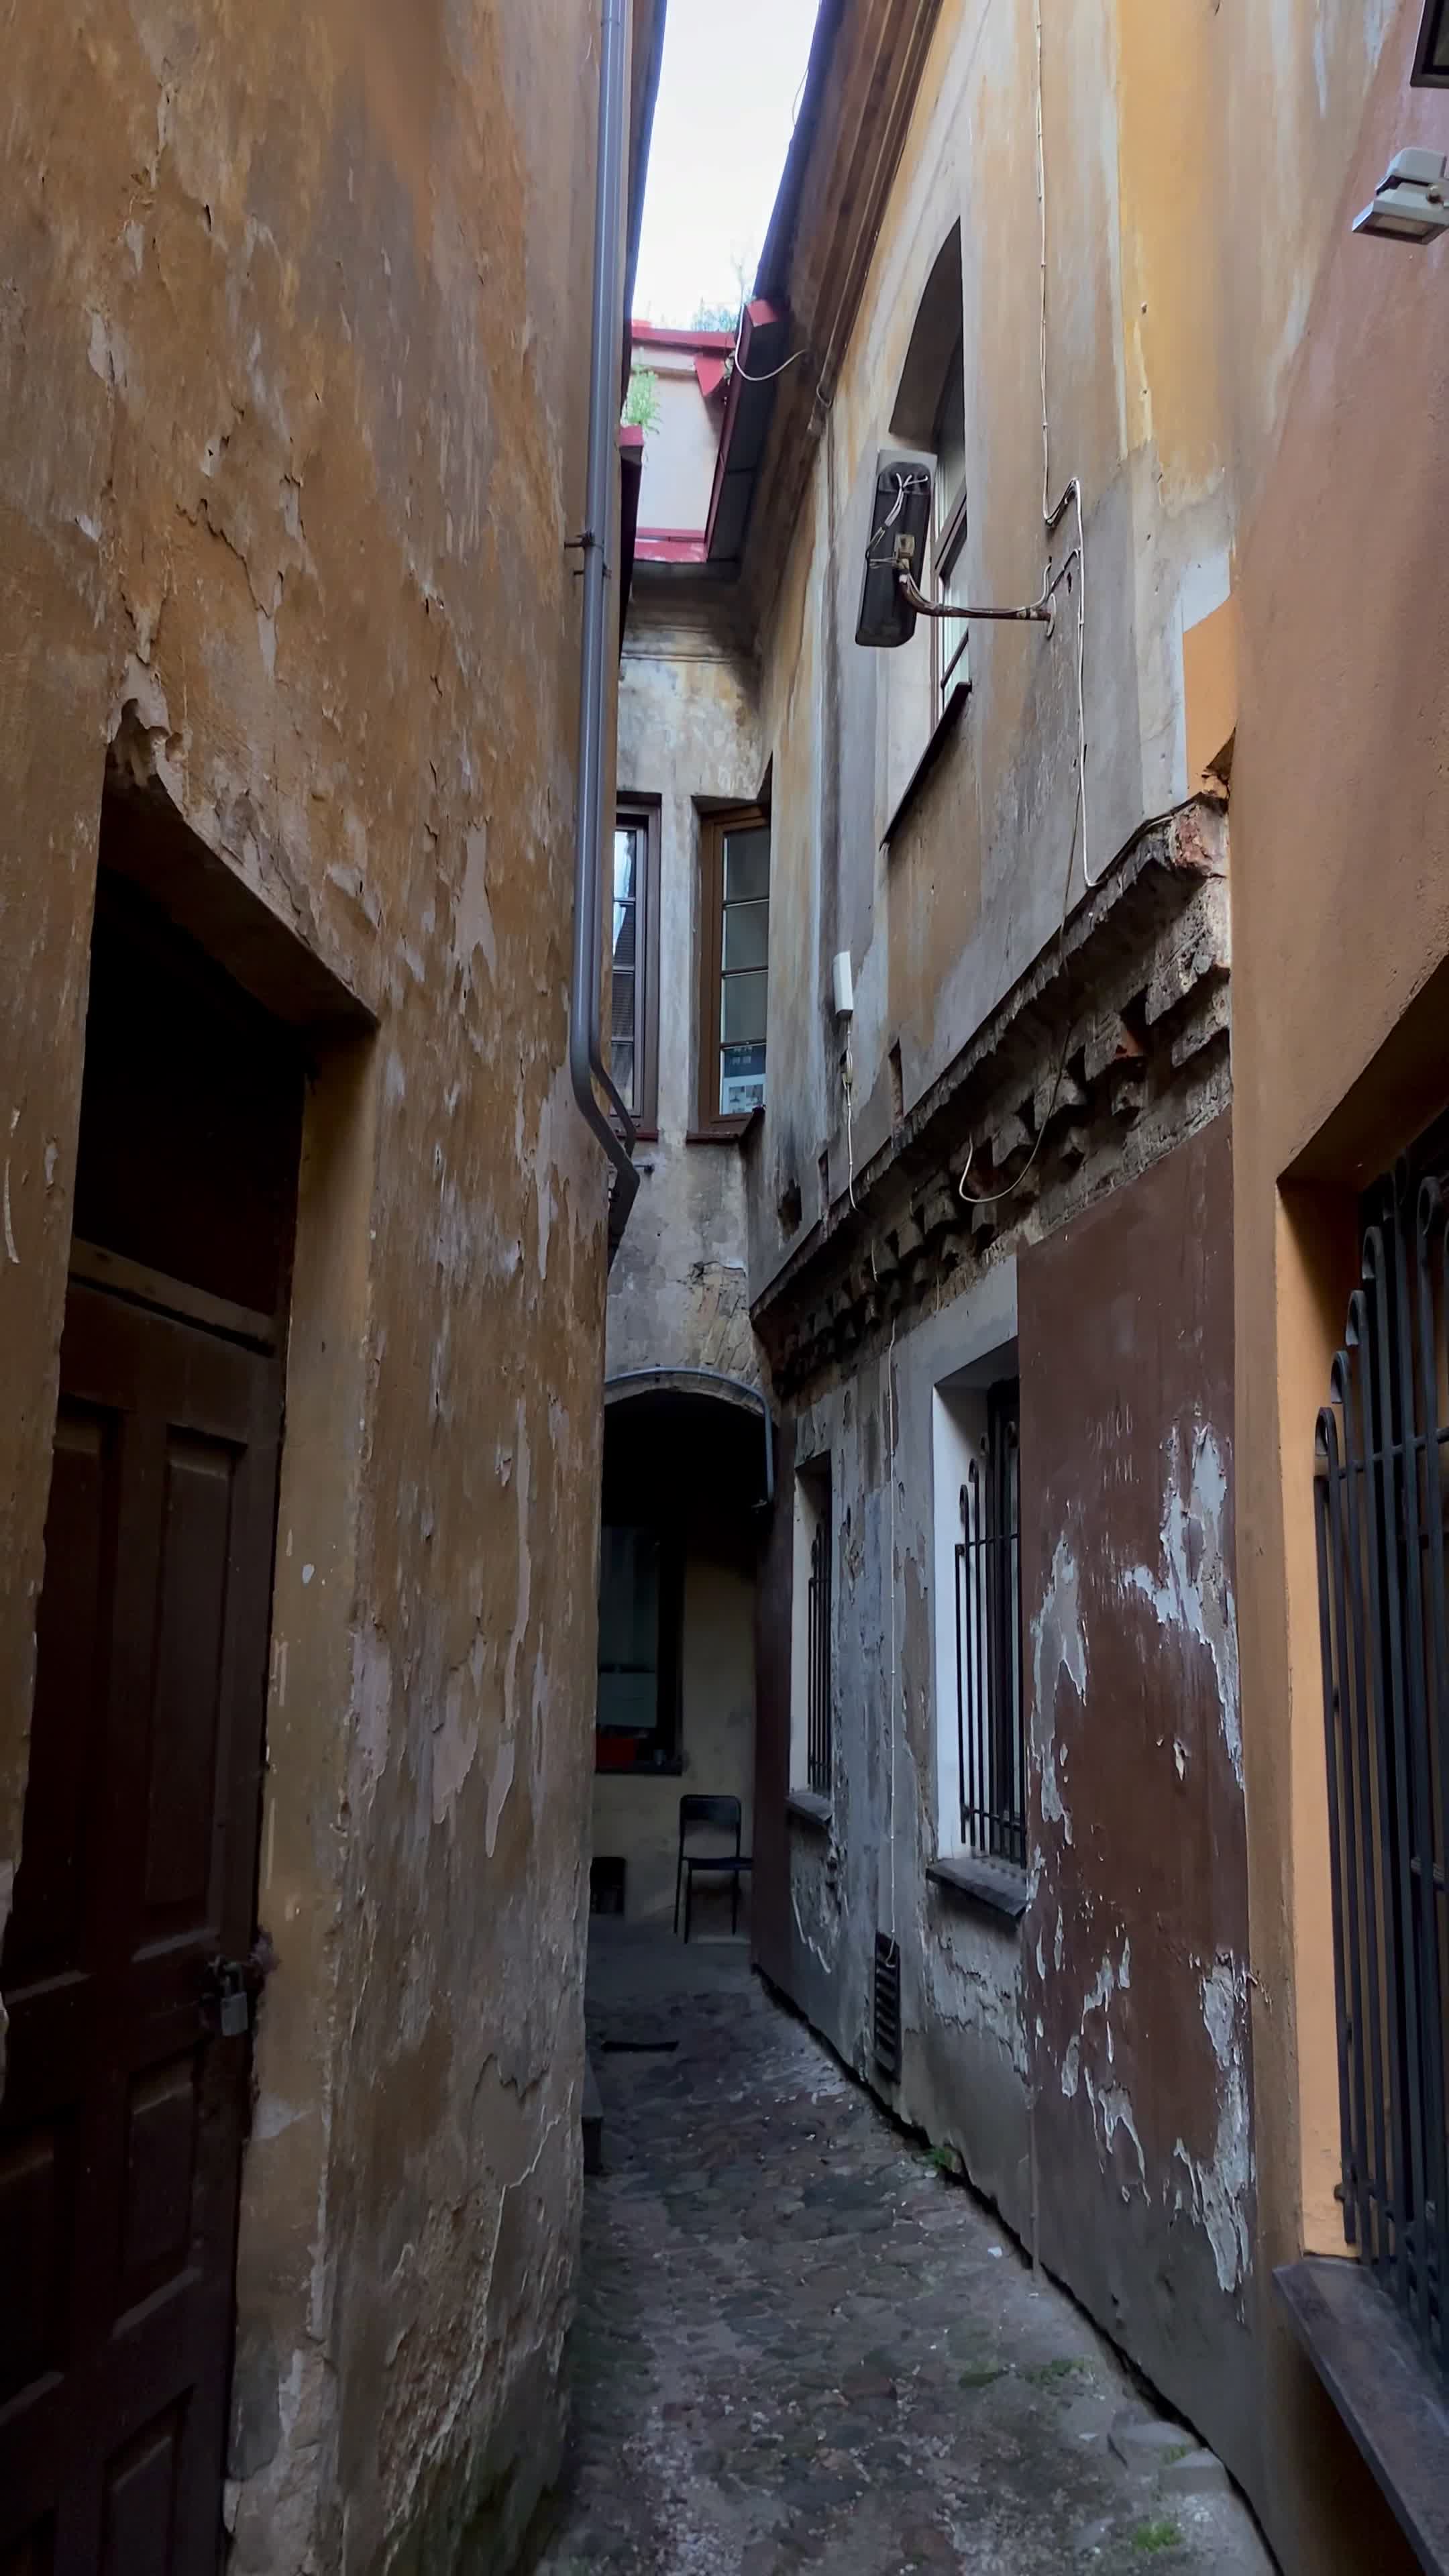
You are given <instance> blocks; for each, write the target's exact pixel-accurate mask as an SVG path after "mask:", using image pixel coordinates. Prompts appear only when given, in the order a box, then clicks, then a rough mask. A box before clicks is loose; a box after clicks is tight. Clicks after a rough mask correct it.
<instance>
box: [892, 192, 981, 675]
mask: <svg viewBox="0 0 1449 2576" xmlns="http://www.w3.org/2000/svg"><path fill="white" fill-rule="evenodd" d="M891 434H892V436H893V437H895V438H898V439H899V440H900V441H901V442H902V444H903V445H905V446H908V447H916V448H921V449H924V450H929V451H930V453H931V454H932V455H933V456H934V457H935V460H936V473H935V494H934V501H933V507H932V524H931V562H930V568H929V569H930V584H929V587H930V594H931V597H932V598H933V599H936V600H940V601H942V602H943V603H949V602H950V601H952V600H953V599H963V600H964V598H965V593H966V582H965V550H966V337H965V329H964V321H963V289H962V277H961V227H960V225H959V224H956V225H953V226H952V229H951V231H950V232H949V234H948V235H947V237H946V240H945V241H944V242H943V243H942V246H941V248H940V250H939V252H938V253H937V255H936V262H935V265H934V267H933V268H932V270H931V274H930V276H929V278H928V279H927V281H926V288H925V292H924V294H923V295H922V297H921V301H920V305H919V307H918V309H917V313H916V322H915V328H914V330H913V331H912V333H911V345H910V348H909V349H908V351H907V353H906V363H905V366H904V367H903V369H902V371H901V381H900V386H899V389H898V391H897V395H896V407H895V412H894V414H893V417H892V420H891ZM967 642H968V638H967V629H966V626H965V624H964V622H963V623H962V624H961V625H959V626H958V625H956V624H955V623H954V622H950V623H933V625H932V627H931V718H932V722H933V723H934V721H935V719H936V717H938V716H939V715H940V714H941V713H942V712H943V711H944V709H945V706H946V704H947V701H948V700H949V698H950V696H951V693H952V691H953V690H954V689H955V688H956V687H958V686H959V685H960V684H961V683H963V682H964V681H965V680H966V679H967V678H968V676H969V674H968V671H967V665H966V655H967Z"/></svg>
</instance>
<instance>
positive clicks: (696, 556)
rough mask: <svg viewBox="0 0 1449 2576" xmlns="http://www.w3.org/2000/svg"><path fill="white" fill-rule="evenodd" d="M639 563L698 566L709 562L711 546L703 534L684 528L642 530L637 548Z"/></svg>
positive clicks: (636, 557) (636, 555) (636, 556)
mask: <svg viewBox="0 0 1449 2576" xmlns="http://www.w3.org/2000/svg"><path fill="white" fill-rule="evenodd" d="M635 559H636V561H637V562H639V563H659V564H697V563H706V562H707V561H708V560H709V545H708V542H707V540H706V538H705V537H704V535H703V534H702V533H695V532H691V531H690V530H688V529H684V528H641V529H640V531H639V537H638V542H637V544H636V547H635Z"/></svg>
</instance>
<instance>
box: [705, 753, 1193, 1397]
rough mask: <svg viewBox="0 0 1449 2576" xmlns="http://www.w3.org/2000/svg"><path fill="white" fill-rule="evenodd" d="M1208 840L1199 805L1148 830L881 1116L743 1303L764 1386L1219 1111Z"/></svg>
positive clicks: (864, 1335) (1054, 1215)
mask: <svg viewBox="0 0 1449 2576" xmlns="http://www.w3.org/2000/svg"><path fill="white" fill-rule="evenodd" d="M1227 853H1228V828H1227V816H1226V813H1225V812H1224V811H1223V810H1222V808H1221V807H1219V806H1216V805H1213V804H1210V803H1206V802H1203V803H1195V804H1192V805H1189V806H1186V807H1184V808H1183V809H1182V810H1181V811H1179V812H1178V813H1175V814H1173V815H1171V816H1169V817H1168V818H1167V819H1166V820H1165V821H1163V822H1160V823H1154V824H1152V825H1150V826H1149V827H1148V828H1147V829H1146V830H1145V831H1144V832H1143V833H1142V834H1141V835H1140V836H1139V837H1138V839H1137V840H1136V841H1135V842H1134V843H1133V844H1132V845H1131V846H1130V847H1129V848H1128V849H1127V850H1125V851H1124V852H1123V853H1122V855H1121V856H1120V858H1119V859H1118V860H1117V861H1116V862H1115V864H1114V865H1113V866H1112V868H1111V869H1110V870H1109V871H1108V873H1107V875H1106V876H1105V877H1104V878H1103V879H1102V881H1101V882H1100V883H1099V884H1098V885H1097V886H1096V887H1095V888H1094V889H1093V891H1092V893H1091V894H1090V895H1089V896H1088V897H1087V898H1086V899H1085V901H1084V902H1083V903H1082V904H1081V905H1080V906H1079V907H1078V909H1077V911H1076V912H1075V914H1074V915H1073V916H1072V918H1071V920H1070V921H1069V922H1068V925H1067V929H1066V934H1065V937H1064V938H1063V939H1062V940H1060V941H1057V940H1053V942H1052V943H1051V946H1050V947H1049V948H1048V949H1047V950H1045V951H1044V953H1043V954H1042V955H1041V957H1039V958H1038V959H1037V961H1036V963H1035V964H1034V965H1033V966H1032V967H1031V968H1030V969H1029V970H1028V972H1027V973H1026V974H1025V975H1024V976H1022V977H1021V978H1020V980H1019V981H1018V983H1017V984H1016V985H1015V986H1014V987H1013V988H1012V990H1011V992H1010V993H1008V994H1007V996H1006V998H1005V999H1004V1001H1002V1002H1001V1003H1000V1004H999V1005H998V1007H997V1009H996V1010H995V1011H993V1012H992V1013H991V1015H990V1017H989V1018H988V1019H987V1020H986V1021H985V1022H984V1023H983V1025H982V1027H981V1028H980V1029H979V1030H978V1031H977V1033H976V1035H975V1037H974V1038H972V1040H971V1041H970V1043H969V1045H967V1046H966V1047H964V1048H963V1049H962V1051H961V1053H960V1054H959V1055H958V1056H957V1057H956V1059H955V1060H954V1062H953V1063H952V1064H951V1065H950V1066H949V1067H948V1068H947V1070H946V1071H945V1072H944V1073H943V1074H942V1075H941V1076H940V1077H939V1079H938V1080H937V1081H936V1082H935V1083H933V1084H932V1086H931V1088H930V1089H929V1090H928V1091H927V1092H926V1093H925V1094H924V1095H923V1096H922V1098H921V1100H920V1101H919V1102H918V1103H917V1104H916V1106H915V1107H914V1108H913V1109H911V1110H910V1111H909V1112H908V1114H907V1115H906V1116H905V1117H903V1118H902V1119H901V1121H900V1123H899V1124H898V1125H897V1127H896V1129H895V1131H894V1133H893V1134H892V1136H891V1138H890V1140H889V1142H888V1143H887V1144H886V1145H885V1146H883V1147H882V1148H881V1150H880V1152H879V1153H878V1154H877V1155H876V1156H875V1157H874V1158H873V1159H872V1161H871V1162H870V1163H868V1164H867V1166H866V1167H865V1169H864V1171H862V1172H860V1173H858V1174H857V1175H856V1180H855V1204H854V1206H853V1207H852V1205H851V1202H850V1199H849V1197H848V1196H844V1197H841V1198H838V1199H837V1200H836V1201H835V1202H834V1204H833V1205H832V1206H831V1208H830V1210H829V1211H828V1213H827V1214H826V1216H825V1217H823V1218H822V1220H821V1221H820V1222H819V1223H818V1224H817V1225H816V1226H815V1227H814V1228H813V1229H812V1230H811V1232H810V1233H809V1234H808V1235H807V1236H806V1237H805V1239H804V1240H803V1242H802V1243H801V1244H800V1245H799V1247H798V1249H797V1250H796V1252H795V1253H794V1254H793V1256H792V1257H791V1259H790V1260H789V1261H788V1262H787V1263H786V1265H785V1267H784V1268H783V1270H782V1271H781V1272H780V1274H779V1275H778V1277H777V1278H776V1279H774V1280H773V1281H772V1282H771V1283H770V1285H769V1287H768V1288H767V1289H766V1290H765V1291H764V1293H763V1294H762V1296H761V1297H760V1298H759V1299H758V1300H757V1302H756V1304H755V1306H754V1309H753V1314H752V1321H753V1323H754V1327H755V1330H756V1332H757V1333H758V1334H759V1336H760V1339H761V1341H762V1342H763V1344H764V1346H765V1349H766V1351H767V1352H768V1354H769V1358H770V1362H771V1366H772V1368H773V1371H774V1377H775V1384H776V1387H777V1390H778V1392H779V1393H780V1395H781V1396H782V1397H786V1398H803V1397H805V1396H806V1395H814V1394H817V1393H819V1392H821V1391H822V1390H823V1387H824V1385H825V1384H826V1383H828V1381H829V1379H830V1377H831V1375H832V1373H833V1372H837V1371H842V1370H844V1369H845V1368H847V1367H853V1366H855V1365H858V1361H859V1357H860V1355H861V1354H862V1353H863V1352H866V1351H868V1350H869V1348H870V1346H871V1345H872V1344H873V1342H874V1341H875V1339H876V1337H877V1336H878V1335H880V1334H882V1333H884V1332H888V1331H889V1330H890V1327H891V1325H892V1323H893V1322H898V1321H900V1320H903V1319H908V1318H909V1316H910V1315H911V1313H912V1312H914V1311H915V1310H916V1309H918V1308H919V1307H921V1306H923V1305H924V1304H925V1302H926V1301H927V1299H931V1300H933V1301H935V1302H936V1303H939V1302H941V1301H942V1300H943V1299H945V1298H947V1297H951V1296H955V1295H958V1294H959V1293H960V1291H961V1290H962V1289H963V1288H966V1287H968V1286H969V1285H970V1284H971V1282H972V1281H973V1280H974V1279H976V1278H977V1277H979V1275H980V1273H981V1272H982V1270H983V1269H984V1268H985V1267H986V1266H987V1264H988V1263H989V1262H990V1261H991V1260H993V1259H994V1258H996V1257H997V1256H998V1255H1000V1254H1002V1253H1005V1252H1008V1251H1012V1250H1014V1249H1016V1248H1017V1247H1018V1246H1020V1245H1022V1244H1024V1243H1031V1242H1036V1241H1040V1240H1041V1238H1042V1237H1043V1236H1045V1235H1047V1234H1050V1233H1052V1232H1054V1231H1055V1229H1056V1228H1057V1227H1058V1226H1059V1225H1061V1224H1063V1223H1064V1222H1065V1221H1066V1219H1067V1218H1068V1217H1071V1216H1075V1215H1076V1214H1077V1213H1078V1212H1079V1211H1080V1210H1081V1209H1083V1208H1085V1207H1087V1206H1089V1205H1090V1204H1091V1203H1092V1201H1093V1200H1095V1199H1098V1198H1100V1197H1102V1196H1103V1195H1104V1194H1105V1192H1107V1191H1108V1190H1110V1189H1112V1188H1114V1187H1115V1186H1116V1185H1117V1184H1118V1183H1119V1182H1122V1181H1126V1180H1131V1179H1132V1178H1134V1177H1135V1175H1136V1174H1137V1173H1138V1172H1141V1171H1144V1170H1145V1169H1146V1168H1147V1167H1148V1165H1149V1164H1151V1163H1153V1162H1155V1161H1156V1160H1157V1159H1158V1157H1159V1156H1160V1155H1162V1154H1165V1153H1167V1152H1169V1151H1170V1150H1171V1148H1172V1147H1173V1146H1174V1145H1177V1144H1179V1143H1181V1142H1182V1140H1183V1139H1184V1138H1185V1137H1187V1136H1189V1135H1191V1134H1193V1133H1194V1132H1195V1131H1196V1130H1197V1129H1198V1128H1200V1127H1202V1126H1205V1125H1206V1124H1207V1122H1208V1121H1209V1120H1210V1119H1212V1118H1215V1117H1217V1116H1218V1115H1219V1114H1220V1112H1221V1111H1222V1110H1224V1109H1226V1108H1227V1106H1228V1105H1229V1101H1230V1099H1231V1069H1230V1064H1229V1030H1230V1000H1229V989H1230V988H1229V975H1230V966H1231V918H1230V903H1229V889H1228V881H1227ZM1064 1049H1065V1056H1064V1054H1063V1050H1064ZM1059 1067H1060V1068H1061V1078H1060V1082H1058V1068H1059ZM968 1166H969V1169H968ZM963 1179H964V1181H965V1186H966V1188H967V1189H968V1190H969V1191H971V1192H973V1193H975V1194H977V1200H978V1202H980V1201H985V1202H986V1203H985V1204H981V1203H975V1204H973V1203H972V1202H971V1201H969V1200H967V1199H965V1198H963V1196H962V1194H961V1193H962V1183H963ZM997 1191H1004V1192H1006V1193H1007V1195H1006V1196H1004V1197H1002V1198H998V1199H995V1200H992V1199H991V1197H990V1194H991V1193H993V1192H997Z"/></svg>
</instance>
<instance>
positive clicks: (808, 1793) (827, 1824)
mask: <svg viewBox="0 0 1449 2576" xmlns="http://www.w3.org/2000/svg"><path fill="white" fill-rule="evenodd" d="M785 1807H786V1811H787V1813H788V1814H789V1815H791V1816H793V1817H794V1819H795V1822H796V1823H797V1824H800V1825H813V1826H814V1828H815V1831H816V1832H817V1833H821V1834H828V1833H829V1831H830V1828H831V1825H832V1823H833V1822H834V1810H833V1808H832V1807H831V1804H830V1800H829V1799H828V1798H817V1796H816V1794H815V1792H814V1790H813V1789H792V1790H791V1792H790V1795H789V1797H788V1798H787V1799H786V1801H785Z"/></svg>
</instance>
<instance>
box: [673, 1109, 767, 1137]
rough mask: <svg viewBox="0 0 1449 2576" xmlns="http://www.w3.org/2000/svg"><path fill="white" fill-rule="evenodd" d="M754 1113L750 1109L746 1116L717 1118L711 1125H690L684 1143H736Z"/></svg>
mask: <svg viewBox="0 0 1449 2576" xmlns="http://www.w3.org/2000/svg"><path fill="white" fill-rule="evenodd" d="M754 1115H755V1112H754V1111H753V1109H752V1110H751V1111H750V1113H749V1117H747V1118H717V1119H716V1120H715V1121H714V1124H713V1126H710V1127H691V1128H690V1130H689V1133H688V1135H687V1136H686V1137H685V1140H684V1141H685V1143H686V1145H737V1144H738V1143H739V1141H740V1138H741V1137H742V1136H743V1134H744V1132H745V1129H746V1128H747V1127H748V1125H749V1123H750V1118H753V1117H754Z"/></svg>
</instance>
